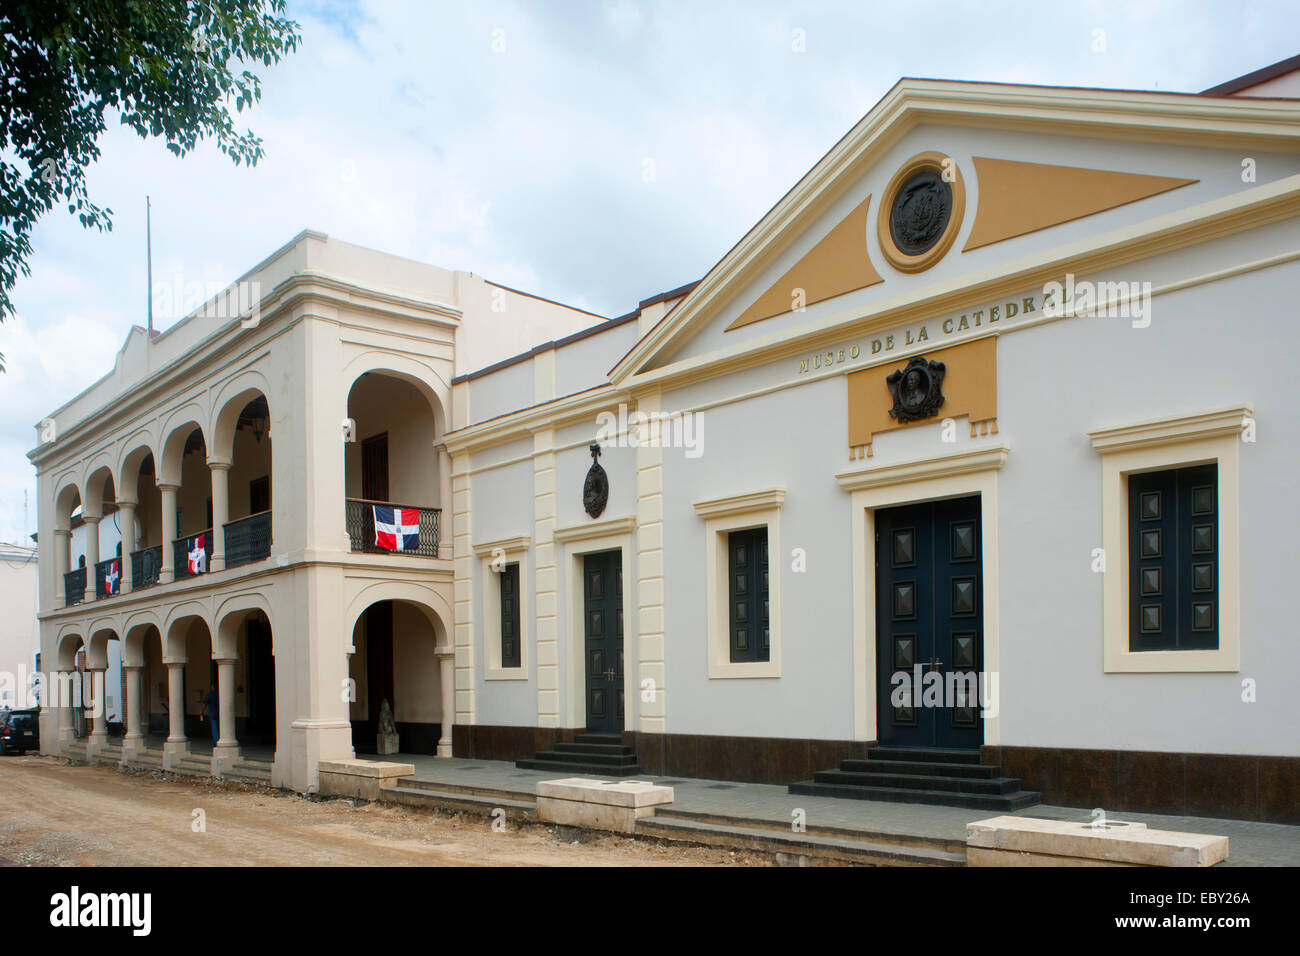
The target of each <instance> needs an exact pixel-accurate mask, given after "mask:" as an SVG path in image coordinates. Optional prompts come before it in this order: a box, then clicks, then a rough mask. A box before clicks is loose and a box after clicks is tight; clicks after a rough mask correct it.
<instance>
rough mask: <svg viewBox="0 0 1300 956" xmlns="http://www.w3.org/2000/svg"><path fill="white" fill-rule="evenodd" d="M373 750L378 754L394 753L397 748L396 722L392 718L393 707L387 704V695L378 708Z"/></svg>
mask: <svg viewBox="0 0 1300 956" xmlns="http://www.w3.org/2000/svg"><path fill="white" fill-rule="evenodd" d="M375 750H376V752H378V753H379V754H395V753H397V752H398V750H399V747H398V736H397V724H396V722H394V720H393V709H392V708H391V707H389V706H388V698H387V697H385V698H384V702H383V704H382V705H381V706H380V708H379V732H378V733H377V734H375Z"/></svg>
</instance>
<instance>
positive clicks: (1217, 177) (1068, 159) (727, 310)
mask: <svg viewBox="0 0 1300 956" xmlns="http://www.w3.org/2000/svg"><path fill="white" fill-rule="evenodd" d="M941 147H942V148H941ZM1244 149H1249V150H1250V152H1249V153H1247V152H1243V150H1244ZM1252 154H1258V155H1269V156H1272V157H1274V159H1273V160H1272V161H1270V162H1269V163H1268V165H1267V166H1265V165H1264V164H1265V161H1264V160H1260V168H1261V169H1266V170H1267V172H1266V174H1265V175H1262V176H1260V177H1259V181H1258V184H1257V188H1259V189H1260V190H1262V191H1263V192H1266V193H1267V194H1268V195H1269V196H1274V194H1275V193H1278V189H1277V188H1274V187H1273V186H1270V185H1266V183H1273V184H1276V183H1278V182H1281V181H1284V180H1285V181H1288V182H1289V180H1288V179H1287V177H1291V176H1297V177H1300V103H1297V102H1287V101H1277V100H1272V101H1264V100H1254V101H1252V100H1245V99H1232V100H1225V99H1223V98H1216V97H1200V96H1196V95H1190V94H1169V93H1134V92H1130V91H1112V90H1062V89H1058V88H1052V87H1024V86H1009V85H1000V84H976V83H957V82H946V81H930V80H904V81H901V82H900V83H899V84H898V85H897V86H895V87H894V89H893V90H891V91H890V93H889V94H887V95H886V96H885V98H884V99H882V100H881V102H880V103H878V104H877V105H876V106H875V107H874V108H873V109H872V110H871V111H870V112H869V113H868V114H867V115H866V116H865V117H863V119H862V120H861V121H860V122H859V123H858V124H857V125H856V126H855V127H854V128H853V129H852V130H851V131H850V132H849V133H848V134H847V135H846V136H845V137H844V138H843V139H842V140H841V141H840V142H839V143H837V144H836V145H835V147H834V148H832V149H831V151H830V152H829V153H827V154H826V156H824V157H823V158H822V160H821V161H819V162H818V163H817V165H816V166H814V167H813V169H812V170H811V171H809V173H808V174H807V175H805V176H804V177H803V178H802V179H801V180H800V181H799V182H798V183H797V184H796V185H795V186H794V187H793V188H792V189H791V190H790V192H789V193H787V194H786V195H785V196H784V197H783V198H782V199H781V201H780V202H778V203H777V205H776V206H775V207H773V208H772V209H771V210H770V211H769V212H768V213H767V214H766V215H765V216H764V217H763V219H761V220H760V221H759V222H758V223H757V224H756V225H755V226H754V227H753V228H752V229H751V230H750V231H749V232H748V233H747V234H746V235H745V237H744V238H742V239H741V241H740V242H739V243H737V244H736V246H735V247H733V248H732V250H731V251H730V252H729V253H728V254H727V255H726V256H725V257H724V258H723V259H722V260H721V261H720V262H719V263H718V264H717V265H716V266H715V267H714V268H713V269H712V270H710V271H709V273H708V274H707V275H706V276H705V277H704V279H703V280H701V281H700V283H699V284H698V285H696V286H695V288H694V289H693V290H692V291H691V292H690V293H689V294H688V295H687V296H686V297H685V298H684V299H683V300H682V301H681V302H680V303H678V304H677V306H676V307H675V308H674V309H673V310H672V312H671V313H670V314H669V315H667V316H666V317H665V318H664V320H662V321H661V322H659V324H658V325H656V326H655V327H654V328H652V329H651V330H649V332H647V334H646V335H645V336H644V337H643V338H642V339H641V341H640V342H638V344H637V345H636V346H635V347H634V348H633V349H632V350H631V351H630V352H629V353H628V354H627V356H625V357H624V359H623V360H622V361H620V363H619V364H618V365H617V366H616V367H615V368H614V369H613V370H612V373H611V378H612V380H613V381H614V382H615V383H616V384H634V383H636V382H646V383H648V382H650V381H654V380H660V379H664V378H668V377H671V376H672V375H674V374H677V371H679V370H681V371H682V373H683V374H696V372H695V371H694V370H698V369H700V368H701V367H705V366H710V365H726V366H730V365H733V364H735V362H736V361H738V360H740V359H741V358H742V357H743V356H744V355H745V354H746V353H755V352H763V353H770V352H771V351H772V350H773V349H780V348H783V347H784V345H785V343H786V342H787V341H790V340H794V339H803V338H808V337H815V336H816V335H818V334H821V333H828V332H829V331H830V330H832V329H833V330H837V331H838V330H840V328H841V326H843V327H844V328H845V329H847V328H849V327H851V326H852V324H853V323H863V322H868V321H871V319H872V316H873V314H874V313H878V312H879V313H883V312H886V311H889V310H898V309H905V308H908V307H910V305H909V304H910V303H914V302H919V301H921V300H924V299H925V298H926V297H927V296H929V297H930V298H932V299H933V304H934V305H935V306H936V307H938V306H939V305H945V306H946V305H948V304H950V303H951V301H955V299H954V296H955V295H956V294H957V292H956V291H955V290H956V287H958V286H960V285H961V283H962V282H967V281H969V280H971V278H972V277H976V278H979V279H980V281H985V279H986V278H987V277H989V276H992V275H994V274H995V273H996V272H997V270H999V269H1001V268H1003V267H1004V266H1005V267H1006V268H1007V269H1012V268H1014V269H1018V270H1019V279H1018V281H1024V282H1026V283H1028V282H1031V281H1037V282H1039V283H1041V282H1042V281H1043V276H1046V275H1049V274H1051V273H1049V272H1047V271H1045V270H1047V269H1048V259H1049V258H1050V257H1049V256H1048V253H1055V252H1056V251H1058V250H1061V251H1062V255H1064V254H1065V253H1064V251H1067V250H1074V251H1073V252H1071V254H1074V255H1077V254H1078V252H1077V250H1078V249H1080V248H1082V247H1084V246H1086V244H1087V243H1088V242H1090V241H1094V237H1095V242H1096V243H1097V244H1098V245H1099V247H1100V246H1105V247H1106V248H1107V249H1110V248H1111V247H1113V246H1116V245H1117V244H1118V243H1117V240H1116V239H1115V237H1116V236H1119V235H1120V234H1121V233H1127V234H1133V235H1134V236H1137V235H1140V234H1141V232H1142V230H1143V229H1148V228H1151V229H1154V228H1156V225H1155V224H1157V223H1160V224H1161V226H1160V227H1161V228H1162V229H1166V230H1167V228H1168V223H1166V222H1165V220H1169V221H1170V222H1175V221H1176V222H1175V224H1176V225H1177V226H1178V228H1183V225H1184V224H1183V223H1182V220H1183V219H1187V220H1188V223H1187V224H1185V225H1186V228H1187V229H1188V230H1193V229H1194V226H1195V224H1194V223H1191V221H1190V220H1191V218H1194V211H1196V210H1203V211H1204V214H1205V215H1209V211H1210V210H1211V208H1212V207H1213V206H1214V205H1215V203H1216V202H1220V203H1221V201H1222V200H1224V199H1226V198H1231V199H1233V200H1234V201H1237V200H1239V202H1238V205H1244V203H1245V197H1244V194H1243V189H1248V188H1249V187H1250V186H1251V185H1256V184H1255V182H1254V180H1253V179H1252V180H1249V181H1246V180H1244V179H1243V181H1244V182H1246V185H1245V186H1244V187H1243V186H1242V185H1240V184H1237V183H1235V182H1233V181H1232V177H1231V176H1228V177H1225V176H1223V175H1222V174H1221V169H1222V166H1223V163H1224V162H1227V161H1229V160H1230V161H1231V162H1233V163H1234V164H1235V163H1237V162H1238V161H1239V158H1240V157H1241V156H1243V155H1252ZM920 160H925V161H926V162H928V163H929V164H930V165H931V166H932V167H933V169H932V170H931V172H932V174H933V175H931V176H930V177H929V179H928V180H925V181H923V182H919V183H917V182H916V181H914V179H909V178H908V177H909V176H910V175H911V174H912V172H913V170H914V167H915V165H916V162H917V161H920ZM949 162H951V163H953V164H954V168H953V169H951V170H950V169H947V168H946V164H947V163H949ZM1253 162H1254V161H1252V164H1253ZM909 163H911V164H912V165H911V166H909V165H908V164H909ZM1252 171H1253V170H1252ZM940 174H942V175H941V176H940ZM940 178H942V179H943V181H944V182H947V183H950V184H951V185H949V186H941V185H940V184H939V179H940ZM1296 185H1297V186H1300V178H1297V182H1296ZM945 190H947V191H949V192H950V193H951V195H950V196H949V197H948V198H947V204H946V206H944V207H943V208H942V209H941V210H940V212H941V213H942V215H939V214H937V213H934V210H933V209H932V208H931V206H930V205H927V203H929V198H930V197H931V196H933V195H939V194H940V193H941V192H943V191H945ZM1285 191H1286V190H1283V192H1285ZM900 197H902V198H900ZM916 197H920V198H919V199H917V198H916ZM963 197H964V198H963ZM1275 198H1276V197H1275ZM1270 201H1272V200H1270ZM963 202H964V207H963V206H962V203H963ZM909 203H910V204H911V205H910V206H909ZM1184 213H1185V214H1186V215H1184ZM932 214H933V215H932ZM1196 214H1199V213H1196ZM927 216H929V217H930V218H927ZM944 216H946V217H947V218H944ZM1227 218H1228V219H1231V220H1232V221H1233V222H1234V223H1236V222H1237V219H1239V218H1240V217H1236V216H1235V214H1234V215H1233V216H1229V217H1227ZM900 223H901V226H900ZM936 223H937V225H936ZM913 226H915V227H916V229H918V230H919V231H920V232H921V233H924V231H925V229H927V228H932V229H938V230H939V231H940V232H943V231H944V230H947V234H945V239H944V241H943V242H941V243H938V246H940V247H941V248H940V249H939V250H938V254H937V255H936V254H935V253H933V252H932V253H930V254H929V259H927V257H926V255H924V254H922V255H912V254H911V253H912V250H911V248H909V247H908V246H907V244H906V241H905V240H908V239H910V238H912V237H911V236H910V235H909V234H908V230H909V229H910V228H911V227H913ZM940 227H942V228H940ZM1235 228H1238V229H1239V228H1246V226H1240V225H1237V226H1235ZM923 238H924V237H923ZM1129 245H1130V246H1132V248H1134V249H1139V248H1141V243H1136V242H1130V243H1129ZM1039 260H1041V261H1039ZM1061 261H1064V260H1061ZM1035 270H1037V271H1035ZM990 281H991V280H990ZM1007 281H1008V282H1010V281H1011V278H1008V280H1007ZM969 287H970V288H971V289H974V288H975V284H974V283H973V282H970V286H969ZM945 297H946V299H945ZM687 370H690V371H687Z"/></svg>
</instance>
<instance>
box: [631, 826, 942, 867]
mask: <svg viewBox="0 0 1300 956" xmlns="http://www.w3.org/2000/svg"><path fill="white" fill-rule="evenodd" d="M636 832H637V833H638V834H640V835H642V836H652V837H658V838H659V839H663V840H672V841H676V842H683V843H693V844H702V845H706V846H718V847H743V848H745V849H749V850H755V851H758V852H761V853H775V854H780V855H782V857H784V859H783V860H782V862H787V861H789V862H792V863H793V862H795V861H798V862H799V863H800V864H802V863H803V862H804V861H808V862H813V861H816V860H826V861H835V862H848V863H856V864H859V865H865V866H965V864H966V853H965V848H964V847H963V848H962V849H961V850H960V851H958V850H948V849H936V848H931V847H918V846H907V845H905V844H902V843H895V842H891V841H889V840H887V839H885V840H874V839H873V840H868V839H854V838H850V837H847V836H842V835H835V836H828V835H822V834H819V833H794V832H791V831H788V830H787V831H784V832H783V831H780V830H776V829H771V828H768V827H764V826H752V825H751V826H738V825H736V824H734V823H706V822H703V821H700V820H692V819H688V818H684V817H680V816H668V815H660V814H656V815H655V816H653V817H646V818H645V819H643V820H638V821H637V825H636ZM800 858H803V859H802V860H801V859H800Z"/></svg>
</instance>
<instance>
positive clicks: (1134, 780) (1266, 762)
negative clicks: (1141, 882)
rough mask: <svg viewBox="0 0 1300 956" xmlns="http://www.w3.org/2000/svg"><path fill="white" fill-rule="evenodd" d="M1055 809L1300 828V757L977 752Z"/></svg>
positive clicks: (1022, 750) (1009, 749)
mask: <svg viewBox="0 0 1300 956" xmlns="http://www.w3.org/2000/svg"><path fill="white" fill-rule="evenodd" d="M980 756H981V760H982V761H983V762H984V763H986V764H1000V765H1001V767H1002V771H1003V773H1005V774H1006V775H1007V776H1008V777H1019V778H1020V780H1021V783H1022V785H1023V786H1024V788H1025V789H1026V790H1038V791H1040V792H1041V793H1042V794H1043V802H1044V803H1047V804H1053V805H1055V806H1064V807H1083V808H1086V809H1093V808H1096V807H1100V808H1101V809H1102V810H1105V811H1106V812H1107V813H1110V812H1111V811H1136V812H1141V813H1167V814H1176V815H1183V816H1197V817H1224V818H1228V819H1234V820H1258V821H1261V822H1265V823H1291V824H1297V823H1300V757H1269V756H1255V755H1249V754H1186V753H1160V752H1150V751H1139V750H1074V749H1063V748H1054V747H992V746H986V747H983V748H981V754H980Z"/></svg>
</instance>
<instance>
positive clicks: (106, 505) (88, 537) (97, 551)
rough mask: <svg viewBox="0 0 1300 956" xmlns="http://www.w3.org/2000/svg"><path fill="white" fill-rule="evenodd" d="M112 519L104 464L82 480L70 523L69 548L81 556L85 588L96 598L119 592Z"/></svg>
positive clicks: (113, 503) (113, 495)
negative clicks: (76, 516)
mask: <svg viewBox="0 0 1300 956" xmlns="http://www.w3.org/2000/svg"><path fill="white" fill-rule="evenodd" d="M116 518H117V490H116V488H115V486H114V484H113V473H112V471H111V470H110V469H109V467H108V466H107V465H104V466H102V467H100V468H96V469H95V470H94V471H93V472H91V474H90V477H89V478H87V479H86V500H85V502H84V503H83V506H82V509H81V522H80V524H77V523H76V522H75V521H74V523H73V547H74V549H77V548H78V547H79V550H80V552H81V554H82V555H83V556H84V557H85V567H86V573H87V581H86V585H87V590H89V589H90V588H94V592H93V593H94V596H95V598H96V599H97V600H99V599H102V598H105V597H110V596H112V595H114V594H120V593H121V580H122V575H121V569H122V554H121V550H122V537H121V535H120V534H119V533H118V532H117V521H116ZM78 539H79V540H78Z"/></svg>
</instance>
